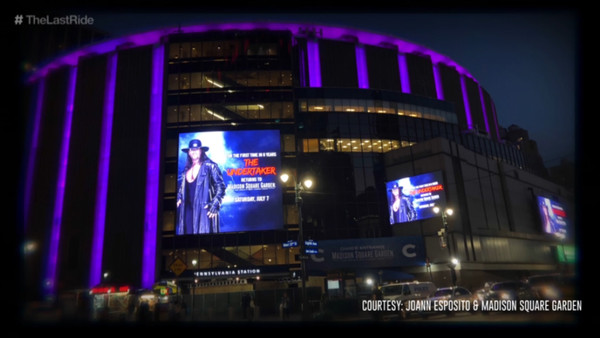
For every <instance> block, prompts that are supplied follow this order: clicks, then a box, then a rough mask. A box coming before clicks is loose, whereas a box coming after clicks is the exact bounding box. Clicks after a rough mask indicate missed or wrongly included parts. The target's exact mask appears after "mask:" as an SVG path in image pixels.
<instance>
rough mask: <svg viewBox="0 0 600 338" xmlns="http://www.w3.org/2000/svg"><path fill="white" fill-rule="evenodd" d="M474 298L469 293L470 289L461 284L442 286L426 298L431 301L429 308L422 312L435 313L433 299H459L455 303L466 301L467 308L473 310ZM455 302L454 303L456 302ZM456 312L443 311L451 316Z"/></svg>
mask: <svg viewBox="0 0 600 338" xmlns="http://www.w3.org/2000/svg"><path fill="white" fill-rule="evenodd" d="M474 299H475V295H473V294H472V293H471V291H469V290H467V289H466V288H464V287H462V286H449V287H444V288H438V289H437V290H436V291H435V293H434V294H433V295H432V296H431V297H429V298H428V300H429V302H430V303H431V310H430V311H428V312H425V313H423V314H424V315H425V316H426V315H427V314H430V313H436V310H435V309H434V307H433V304H434V302H435V301H443V300H451V301H460V302H457V303H459V304H460V303H462V301H466V302H468V303H469V305H468V310H469V311H472V310H473V306H472V305H473V300H474ZM457 303H455V304H457ZM456 312H460V311H452V310H450V309H449V310H448V311H446V312H445V314H446V315H448V316H451V315H453V314H455V313H456Z"/></svg>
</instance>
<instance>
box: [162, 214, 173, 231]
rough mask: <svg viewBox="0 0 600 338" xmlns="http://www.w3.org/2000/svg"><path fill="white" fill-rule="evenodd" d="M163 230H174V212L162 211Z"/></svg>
mask: <svg viewBox="0 0 600 338" xmlns="http://www.w3.org/2000/svg"><path fill="white" fill-rule="evenodd" d="M163 231H175V212H174V211H171V210H168V211H165V212H163Z"/></svg>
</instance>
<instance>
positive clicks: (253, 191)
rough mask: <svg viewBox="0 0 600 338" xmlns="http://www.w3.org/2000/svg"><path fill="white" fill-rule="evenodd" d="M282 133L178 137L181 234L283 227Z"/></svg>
mask: <svg viewBox="0 0 600 338" xmlns="http://www.w3.org/2000/svg"><path fill="white" fill-rule="evenodd" d="M280 153H281V145H280V137H279V131H278V130H251V131H210V132H196V133H182V134H179V158H178V173H179V175H178V179H177V197H176V199H177V201H176V203H177V219H176V220H175V233H176V234H177V235H191V234H214V233H223V232H237V231H255V230H272V229H279V228H281V227H282V226H283V213H282V201H281V199H282V194H281V186H280V184H279V181H278V180H277V175H278V173H279V169H280V166H281V158H280Z"/></svg>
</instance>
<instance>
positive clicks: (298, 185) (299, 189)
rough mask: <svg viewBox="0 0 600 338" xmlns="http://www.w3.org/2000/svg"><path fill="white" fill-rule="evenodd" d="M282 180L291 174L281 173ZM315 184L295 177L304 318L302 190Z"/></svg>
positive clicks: (305, 317)
mask: <svg viewBox="0 0 600 338" xmlns="http://www.w3.org/2000/svg"><path fill="white" fill-rule="evenodd" d="M279 178H280V179H281V181H282V182H284V183H285V182H287V181H288V180H289V179H290V175H289V174H287V173H283V174H281V176H280V177H279ZM312 186H313V181H312V180H311V179H305V180H304V181H303V182H300V183H299V182H298V181H297V180H296V177H294V200H295V203H296V207H297V208H298V242H299V246H300V267H301V269H302V276H301V278H302V319H304V320H306V319H308V303H307V299H306V250H305V249H306V245H305V243H304V228H303V226H302V192H303V191H304V190H305V189H310V188H311V187H312Z"/></svg>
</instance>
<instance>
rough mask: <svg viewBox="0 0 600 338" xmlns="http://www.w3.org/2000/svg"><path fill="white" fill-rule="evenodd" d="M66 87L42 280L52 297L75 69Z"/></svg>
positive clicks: (71, 71)
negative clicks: (44, 269)
mask: <svg viewBox="0 0 600 338" xmlns="http://www.w3.org/2000/svg"><path fill="white" fill-rule="evenodd" d="M68 81H69V83H68V85H67V102H66V109H65V121H64V126H63V136H62V143H61V146H60V155H59V159H58V179H57V182H56V197H55V199H54V213H53V217H52V228H51V230H50V231H51V232H50V243H49V250H48V261H47V263H46V276H45V279H44V294H45V295H46V296H54V295H55V293H56V271H57V267H58V245H59V242H60V227H61V225H62V213H63V202H64V198H65V185H66V181H67V165H68V162H69V141H70V140H71V122H72V121H73V104H74V101H75V84H76V82H77V67H73V68H71V69H70V72H69V80H68Z"/></svg>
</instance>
